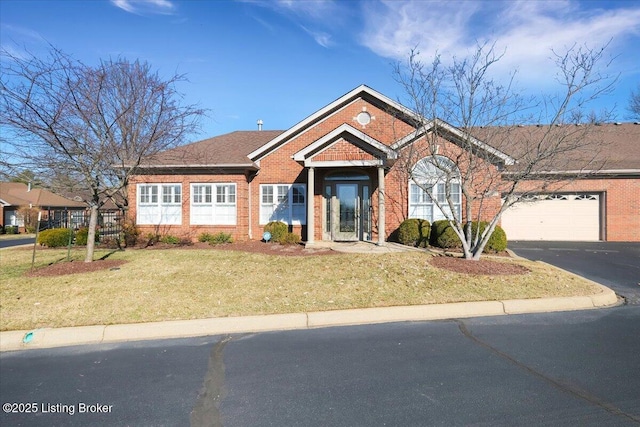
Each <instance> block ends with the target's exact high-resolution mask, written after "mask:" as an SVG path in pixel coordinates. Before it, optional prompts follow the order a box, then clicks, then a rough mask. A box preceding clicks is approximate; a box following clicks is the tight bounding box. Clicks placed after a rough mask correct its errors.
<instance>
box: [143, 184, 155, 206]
mask: <svg viewBox="0 0 640 427" xmlns="http://www.w3.org/2000/svg"><path fill="white" fill-rule="evenodd" d="M138 194H140V203H142V204H148V203H158V186H157V185H139V186H138Z"/></svg>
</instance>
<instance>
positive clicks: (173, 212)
mask: <svg viewBox="0 0 640 427" xmlns="http://www.w3.org/2000/svg"><path fill="white" fill-rule="evenodd" d="M137 194H138V200H137V204H138V205H137V209H136V211H137V218H136V222H137V223H138V224H140V225H180V224H182V185H181V184H138V186H137ZM160 195H162V197H160Z"/></svg>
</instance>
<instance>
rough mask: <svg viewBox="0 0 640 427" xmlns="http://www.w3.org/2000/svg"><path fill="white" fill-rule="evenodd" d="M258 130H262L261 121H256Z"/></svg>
mask: <svg viewBox="0 0 640 427" xmlns="http://www.w3.org/2000/svg"><path fill="white" fill-rule="evenodd" d="M258 130H262V119H258Z"/></svg>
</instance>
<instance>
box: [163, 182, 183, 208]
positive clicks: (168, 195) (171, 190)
mask: <svg viewBox="0 0 640 427" xmlns="http://www.w3.org/2000/svg"><path fill="white" fill-rule="evenodd" d="M162 203H163V204H167V205H171V204H179V203H182V186H181V185H179V184H178V185H163V186H162Z"/></svg>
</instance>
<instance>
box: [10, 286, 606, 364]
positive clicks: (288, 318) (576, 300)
mask: <svg viewBox="0 0 640 427" xmlns="http://www.w3.org/2000/svg"><path fill="white" fill-rule="evenodd" d="M597 286H599V287H600V288H601V289H602V292H600V293H597V294H594V295H589V296H579V297H565V298H540V299H522V300H505V301H480V302H461V303H451V304H432V305H416V306H402V307H378V308H365V309H353V310H335V311H324V312H310V313H292V314H274V315H266V316H246V317H220V318H212V319H199V320H177V321H168V322H151V323H134V324H125V325H102V326H78V327H71V328H42V329H36V330H33V331H8V332H0V352H4V351H16V350H28V349H41V348H52V347H65V346H72V345H85V344H108V343H118V342H126V341H143V340H153V339H167V338H187V337H198V336H207V335H222V334H230V333H251V332H266V331H282V330H294V329H312V328H322V327H330V326H346V325H363V324H373V323H387V322H411V321H424V320H442V319H455V318H464V317H482V316H500V315H507V314H521V313H539V312H549V311H569V310H586V309H594V308H601V307H608V306H613V305H617V304H618V298H617V296H616V294H615V293H614V292H613V291H612V290H611V289H609V288H607V287H605V286H602V285H599V284H597Z"/></svg>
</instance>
